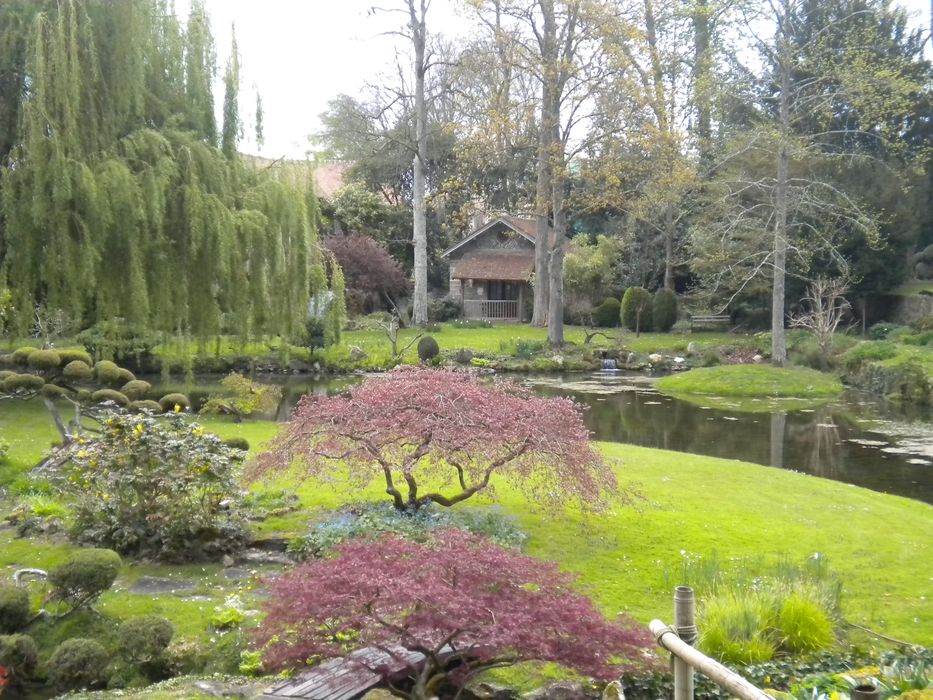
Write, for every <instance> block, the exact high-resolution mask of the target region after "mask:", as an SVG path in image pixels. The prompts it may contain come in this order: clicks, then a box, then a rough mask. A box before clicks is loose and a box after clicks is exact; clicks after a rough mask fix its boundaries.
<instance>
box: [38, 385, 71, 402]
mask: <svg viewBox="0 0 933 700" xmlns="http://www.w3.org/2000/svg"><path fill="white" fill-rule="evenodd" d="M39 393H40V394H41V395H42V396H44V397H45V398H47V399H60V398H61V397H63V396H67V395H68V390H67V389H66V388H65V387H62V386H56V385H55V384H46V385H45V386H43V387H42V390H41V391H40V392H39Z"/></svg>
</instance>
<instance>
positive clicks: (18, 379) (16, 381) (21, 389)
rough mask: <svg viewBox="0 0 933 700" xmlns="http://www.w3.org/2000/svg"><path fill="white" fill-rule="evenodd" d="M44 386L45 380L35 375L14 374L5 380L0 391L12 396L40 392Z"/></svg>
mask: <svg viewBox="0 0 933 700" xmlns="http://www.w3.org/2000/svg"><path fill="white" fill-rule="evenodd" d="M44 384H45V380H44V379H43V378H42V377H37V376H36V375H35V374H14V375H13V376H11V377H7V378H6V379H4V380H3V384H2V385H0V389H3V391H5V392H7V393H10V394H16V393H31V392H34V391H39V389H41V388H42V386H43V385H44Z"/></svg>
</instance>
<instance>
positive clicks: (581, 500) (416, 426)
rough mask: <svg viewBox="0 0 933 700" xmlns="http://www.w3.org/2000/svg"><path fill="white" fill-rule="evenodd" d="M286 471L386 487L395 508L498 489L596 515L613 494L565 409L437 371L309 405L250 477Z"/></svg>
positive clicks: (366, 385)
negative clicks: (499, 485) (497, 484)
mask: <svg viewBox="0 0 933 700" xmlns="http://www.w3.org/2000/svg"><path fill="white" fill-rule="evenodd" d="M289 471H291V473H292V474H296V475H298V476H300V477H314V478H317V479H321V480H323V481H331V482H342V483H348V484H349V485H350V486H351V487H355V488H362V487H363V486H365V485H366V484H368V483H370V482H371V481H372V480H374V479H381V480H384V482H385V490H386V493H387V494H389V496H391V497H392V500H393V503H394V504H395V507H396V508H398V509H399V510H414V509H417V508H419V507H420V506H422V505H424V504H426V503H430V502H433V503H437V504H439V505H442V506H452V505H455V504H457V503H460V502H462V501H464V500H466V499H467V498H470V497H472V496H473V495H475V494H476V493H479V492H480V491H485V490H487V489H488V488H489V487H490V486H491V484H492V483H493V482H494V481H495V480H497V479H502V480H504V481H506V482H507V483H509V484H510V485H512V486H514V487H515V488H517V489H518V490H519V491H521V492H522V493H524V494H525V495H526V496H527V497H528V498H530V499H531V500H533V501H535V502H537V503H539V504H542V505H544V506H546V507H549V508H551V509H560V508H563V507H565V506H566V505H567V504H568V503H569V504H572V505H576V506H578V507H580V508H582V509H584V510H592V509H597V508H599V507H601V506H602V505H604V499H605V496H606V495H607V493H608V492H610V491H614V490H615V489H616V480H615V475H614V474H613V472H612V470H611V469H610V468H609V467H608V465H606V464H605V463H604V462H603V460H602V458H601V457H600V454H599V451H598V450H596V449H595V448H594V447H593V446H592V445H591V444H590V442H589V432H588V431H587V429H586V427H585V426H584V424H583V420H582V418H581V416H580V410H579V408H578V407H577V406H576V404H574V402H573V401H571V400H570V399H565V398H539V397H536V396H533V395H532V394H530V393H529V392H527V391H525V390H523V389H521V388H519V387H518V386H516V385H514V384H511V383H509V382H504V381H503V382H498V383H495V384H491V385H487V384H482V383H480V382H478V381H477V380H476V378H474V377H472V376H470V375H468V374H465V373H462V372H452V371H446V370H434V369H409V368H400V369H397V370H395V371H393V372H390V373H389V374H387V375H385V376H381V377H373V378H370V379H367V380H366V381H364V382H363V383H362V384H360V385H359V386H356V387H354V388H352V389H350V391H349V392H348V393H347V394H345V395H337V396H305V397H304V398H303V399H301V401H300V402H299V404H298V406H297V407H296V408H295V411H294V413H293V414H292V417H291V418H290V419H289V421H288V423H287V424H286V426H285V428H284V430H283V431H282V432H281V433H280V434H279V435H278V436H276V437H275V438H273V440H272V442H271V443H270V445H269V448H268V449H267V450H266V451H265V452H264V453H263V454H262V455H260V456H259V458H258V460H257V464H256V465H255V467H254V469H253V474H254V476H258V475H260V474H268V473H271V472H289Z"/></svg>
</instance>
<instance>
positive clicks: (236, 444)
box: [224, 437, 249, 452]
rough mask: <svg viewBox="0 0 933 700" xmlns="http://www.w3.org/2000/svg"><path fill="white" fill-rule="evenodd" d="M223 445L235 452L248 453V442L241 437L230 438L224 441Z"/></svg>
mask: <svg viewBox="0 0 933 700" xmlns="http://www.w3.org/2000/svg"><path fill="white" fill-rule="evenodd" d="M224 444H225V445H226V446H227V447H232V448H233V449H235V450H243V451H244V452H248V451H249V440H247V439H246V438H242V437H231V438H227V439H226V440H224Z"/></svg>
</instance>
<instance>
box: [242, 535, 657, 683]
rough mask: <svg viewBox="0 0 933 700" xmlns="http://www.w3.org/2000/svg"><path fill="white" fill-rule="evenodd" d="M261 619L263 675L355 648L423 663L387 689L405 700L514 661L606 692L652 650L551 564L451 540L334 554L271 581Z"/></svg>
mask: <svg viewBox="0 0 933 700" xmlns="http://www.w3.org/2000/svg"><path fill="white" fill-rule="evenodd" d="M265 607H266V612H267V615H266V617H265V618H264V620H263V622H262V623H261V625H260V627H259V629H258V630H257V633H256V635H255V641H256V643H257V644H258V645H260V646H261V647H263V648H264V651H265V658H266V660H267V663H268V664H269V666H270V667H272V668H282V667H296V666H297V667H299V668H300V667H303V666H305V665H306V664H307V661H308V659H312V658H319V657H323V658H334V657H343V656H346V655H347V654H348V653H349V652H351V651H353V650H354V649H361V648H365V647H375V648H377V649H381V650H388V652H387V653H388V654H389V657H390V659H392V658H393V656H394V657H395V660H399V659H402V658H404V657H403V656H402V654H403V653H404V652H406V651H416V652H419V653H421V654H423V655H424V656H425V660H424V663H423V664H422V665H421V667H420V668H418V667H417V666H415V665H411V664H401V665H402V668H403V670H404V671H405V673H403V674H402V675H403V676H404V679H403V680H402V681H396V691H397V692H398V693H399V694H400V695H401V696H402V697H408V698H412V700H422V699H426V698H430V697H435V696H437V695H438V694H439V693H438V691H439V690H440V689H441V688H442V687H444V685H445V684H447V685H448V686H453V687H454V688H456V687H460V686H462V685H463V684H465V683H466V682H468V681H470V680H472V678H473V677H475V676H476V675H477V674H478V673H480V672H482V671H483V670H485V669H487V668H490V667H497V666H504V665H510V664H515V663H518V662H520V661H530V660H535V661H551V662H555V663H558V664H563V665H564V666H567V667H570V668H573V669H575V670H576V671H578V672H580V673H583V674H586V675H588V676H591V677H594V678H597V679H600V680H612V679H613V678H618V676H619V674H620V673H621V672H622V671H623V670H624V669H625V668H626V667H631V666H633V665H644V663H645V653H646V651H647V650H648V649H650V648H651V647H652V645H653V639H652V638H651V635H650V634H648V633H647V632H645V631H644V630H642V629H639V627H638V626H637V625H635V624H633V623H629V622H628V621H625V620H622V619H617V620H614V621H609V620H606V619H605V618H604V617H603V616H602V615H601V614H600V613H599V611H597V610H596V608H595V606H594V605H593V603H592V602H591V601H590V600H589V599H587V598H586V597H585V596H583V595H581V594H579V593H577V592H576V591H575V590H574V589H573V587H572V578H571V576H570V575H569V574H566V573H563V572H561V571H560V570H559V569H558V568H557V566H556V565H555V564H552V563H548V562H542V561H539V560H537V559H534V558H533V557H529V556H527V555H523V554H521V553H519V552H516V551H513V550H509V549H505V548H503V547H499V546H498V545H494V544H492V543H491V542H489V540H487V539H485V538H483V537H479V536H476V535H470V534H467V533H465V532H461V531H457V530H448V531H446V532H443V533H441V534H439V535H438V536H437V537H436V540H435V541H432V542H428V543H423V544H422V543H416V542H410V541H405V540H400V539H396V538H394V537H386V538H384V539H381V540H378V541H369V540H365V539H359V540H353V541H351V542H348V543H346V544H343V545H341V546H339V547H338V548H337V553H336V555H335V556H334V557H331V558H327V559H320V560H316V561H312V562H309V563H307V564H303V565H301V566H299V567H297V568H295V569H293V570H292V571H290V572H288V573H286V574H285V575H284V576H282V577H281V578H279V579H277V580H276V581H275V582H274V583H273V584H272V586H271V590H270V597H269V601H268V602H267V603H266V606H265ZM387 665H392V664H391V663H389V664H387ZM406 667H407V668H406ZM375 670H376V671H377V672H378V669H375Z"/></svg>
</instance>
